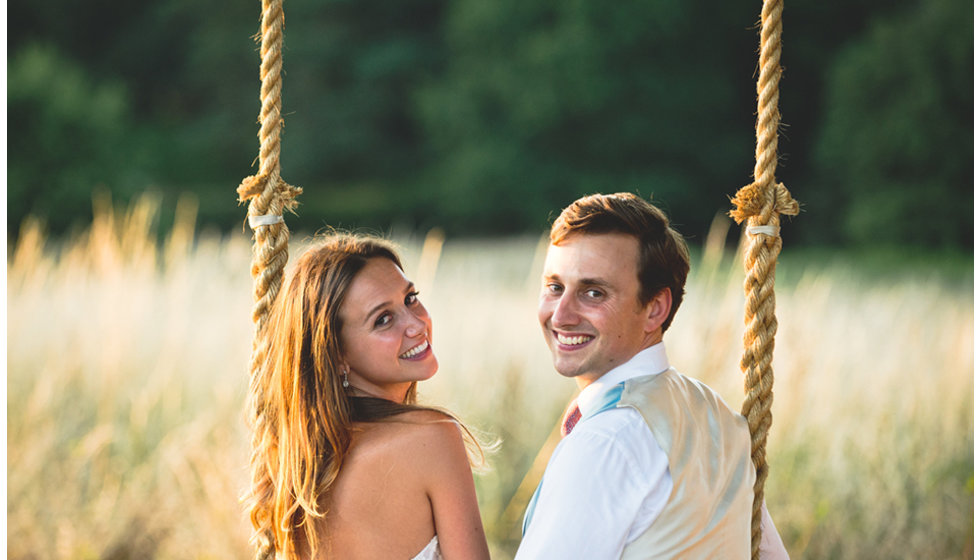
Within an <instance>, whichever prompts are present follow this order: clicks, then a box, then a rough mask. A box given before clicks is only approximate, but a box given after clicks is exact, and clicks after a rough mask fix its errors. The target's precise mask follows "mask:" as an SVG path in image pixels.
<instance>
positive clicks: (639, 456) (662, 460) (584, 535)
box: [515, 342, 788, 560]
mask: <svg viewBox="0 0 980 560" xmlns="http://www.w3.org/2000/svg"><path fill="white" fill-rule="evenodd" d="M669 367H670V363H669V362H668V360H667V352H666V348H665V347H664V344H663V343H662V342H661V343H659V344H656V345H654V346H651V347H650V348H646V349H644V350H642V351H641V352H639V353H638V354H636V355H635V356H633V358H631V359H630V360H629V361H628V362H626V363H625V364H623V365H621V366H618V367H616V368H614V369H612V370H610V371H609V372H607V373H606V374H605V375H603V376H602V377H600V378H599V379H597V380H596V381H594V382H592V383H591V384H590V385H589V386H587V387H586V388H585V389H582V391H581V393H579V396H578V399H577V400H578V406H579V410H580V411H581V412H582V418H583V419H582V420H581V421H579V423H578V424H577V425H576V426H575V429H574V430H573V431H572V433H570V434H569V435H568V436H566V437H565V438H563V439H562V441H561V442H560V443H559V444H558V446H557V447H556V448H555V451H554V453H553V454H552V455H551V459H550V460H549V462H548V467H547V469H545V473H544V478H543V479H542V483H541V488H540V493H539V495H538V499H537V504H536V506H535V509H534V514H533V516H532V517H531V522H530V525H528V527H527V531H526V533H525V535H524V538H523V540H522V541H521V545H520V548H519V549H518V551H517V556H516V557H515V560H546V559H549V558H555V559H562V560H568V559H574V558H583V559H586V558H587V559H590V560H602V559H607V558H608V559H613V558H619V557H620V556H622V553H623V549H624V547H625V546H626V545H627V544H628V543H630V542H632V541H633V540H635V539H636V538H637V537H639V536H640V535H641V534H643V532H644V531H646V529H647V528H649V527H650V525H652V524H653V522H654V520H655V519H656V518H657V516H658V515H659V514H660V512H662V511H663V509H664V506H665V505H666V503H667V499H668V498H669V497H670V493H671V491H672V490H673V481H672V479H671V476H670V471H669V468H668V462H667V454H666V453H665V452H664V450H663V449H662V448H661V447H660V445H659V444H657V441H656V440H655V439H654V437H653V434H652V433H651V432H650V428H649V427H648V426H647V424H646V422H645V421H644V420H643V417H642V416H641V415H640V413H639V412H637V411H636V410H635V409H633V408H631V407H623V408H614V409H611V410H607V411H604V412H602V413H600V414H596V415H595V416H591V417H590V416H589V414H590V413H592V412H595V410H596V409H597V408H598V407H600V406H601V404H602V403H601V397H602V395H603V394H605V393H606V392H607V391H608V390H609V389H611V388H612V387H614V386H615V385H616V384H618V383H621V382H623V381H626V380H627V379H631V378H634V377H640V376H648V375H653V374H660V373H662V372H664V371H666V370H667V369H668V368H669ZM763 513H764V515H763V526H762V529H763V539H762V541H763V543H762V544H763V547H762V548H761V549H760V557H761V558H769V559H777V558H786V559H787V560H788V556H787V555H786V551H785V549H784V548H783V547H782V541H781V540H779V534H778V533H777V532H776V531H775V527H774V526H773V525H772V519H771V518H770V517H769V515H768V512H767V511H765V510H764V511H763ZM777 548H778V550H774V549H777Z"/></svg>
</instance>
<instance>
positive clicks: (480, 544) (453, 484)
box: [418, 419, 490, 560]
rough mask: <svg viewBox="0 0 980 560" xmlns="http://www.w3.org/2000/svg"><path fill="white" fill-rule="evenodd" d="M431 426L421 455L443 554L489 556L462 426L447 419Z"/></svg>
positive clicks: (448, 559)
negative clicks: (460, 427) (461, 431)
mask: <svg viewBox="0 0 980 560" xmlns="http://www.w3.org/2000/svg"><path fill="white" fill-rule="evenodd" d="M429 428H430V429H428V430H426V431H427V432H429V433H428V434H427V437H426V438H424V439H425V441H424V443H423V449H419V450H418V456H419V457H421V458H422V460H421V461H420V463H421V468H422V469H423V471H422V475H423V479H424V480H425V481H426V483H425V485H426V492H427V494H428V496H429V501H430V503H431V504H432V517H433V520H434V522H435V526H436V535H437V536H438V537H439V548H440V549H441V550H442V555H443V557H444V558H445V560H457V559H459V560H470V559H481V560H489V558H490V551H489V549H488V548H487V538H486V535H485V534H484V532H483V522H482V520H481V519H480V509H479V506H478V504H477V500H476V488H475V487H474V485H473V473H472V471H471V469H470V463H469V459H468V458H467V455H466V448H465V446H464V444H463V438H462V435H461V433H460V429H459V426H458V425H457V424H456V423H455V422H453V421H451V420H448V419H447V420H442V421H439V422H434V423H432V424H430V425H429Z"/></svg>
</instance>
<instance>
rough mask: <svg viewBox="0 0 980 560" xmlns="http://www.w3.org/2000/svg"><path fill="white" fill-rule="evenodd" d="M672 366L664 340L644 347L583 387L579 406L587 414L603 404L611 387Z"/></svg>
mask: <svg viewBox="0 0 980 560" xmlns="http://www.w3.org/2000/svg"><path fill="white" fill-rule="evenodd" d="M669 367H670V362H669V361H668V360H667V348H666V347H665V346H664V343H663V342H658V343H657V344H654V345H653V346H651V347H649V348H644V349H643V350H641V351H639V352H638V353H637V354H636V355H635V356H633V357H632V358H630V359H629V360H628V361H627V362H626V363H624V364H622V365H619V366H616V367H614V368H613V369H611V370H609V371H607V372H606V373H605V374H603V376H602V377H600V378H599V379H596V380H595V381H593V382H592V383H590V384H589V386H588V387H586V388H585V389H582V392H581V393H579V395H578V399H577V400H578V408H579V410H580V411H582V415H583V416H587V415H588V414H589V413H590V412H592V411H593V409H594V408H595V407H596V406H598V405H600V404H601V400H602V399H601V398H600V397H602V395H603V394H605V393H606V391H608V390H609V389H611V388H613V387H614V386H616V385H617V384H618V383H622V382H623V381H626V380H627V379H632V378H634V377H641V376H644V375H653V374H657V373H663V372H664V371H666V370H667V369H668V368H669Z"/></svg>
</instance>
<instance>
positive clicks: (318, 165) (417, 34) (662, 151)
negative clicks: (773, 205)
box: [7, 0, 973, 248]
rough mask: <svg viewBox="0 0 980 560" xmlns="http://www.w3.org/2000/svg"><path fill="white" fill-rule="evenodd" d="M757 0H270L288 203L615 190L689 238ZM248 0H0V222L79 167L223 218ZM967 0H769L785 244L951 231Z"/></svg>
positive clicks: (71, 211)
mask: <svg viewBox="0 0 980 560" xmlns="http://www.w3.org/2000/svg"><path fill="white" fill-rule="evenodd" d="M760 5H761V3H756V2H754V1H753V2H748V1H747V0H730V1H725V2H706V1H702V0H693V1H692V0H666V1H663V2H638V1H625V2H615V3H596V2H586V1H583V0H565V1H562V2H553V1H544V0H541V1H529V0H520V1H518V0H499V1H496V2H485V1H483V0H406V1H403V2H387V1H383V0H361V1H358V2H351V1H349V0H327V1H321V2H313V1H311V0H290V1H289V2H286V4H285V11H286V35H285V37H286V51H285V57H284V64H285V77H284V84H285V86H284V114H285V123H286V125H285V129H284V131H283V157H282V163H283V175H284V177H285V178H286V179H287V180H288V181H289V182H291V183H293V184H297V185H300V186H302V187H304V188H305V189H306V192H305V194H304V195H303V196H302V197H301V198H300V202H301V206H300V208H299V216H298V217H290V219H289V220H290V224H291V225H292V227H294V228H305V229H317V228H319V227H322V226H323V225H326V224H330V225H339V226H343V227H373V228H380V229H386V228H389V227H392V226H393V225H394V226H397V227H406V228H427V227H432V226H436V225H438V226H441V227H444V228H446V229H447V230H448V231H449V232H451V233H454V234H461V233H470V234H493V233H507V232H520V231H541V230H543V229H544V228H545V227H546V225H547V221H548V217H549V215H552V214H553V213H554V211H555V210H556V209H558V208H560V207H562V206H563V205H565V204H567V203H568V202H569V201H571V200H572V199H574V198H575V197H577V196H579V195H581V194H583V193H589V192H597V191H614V190H629V191H634V192H638V193H640V194H642V195H644V196H648V197H650V198H652V199H654V200H656V201H657V202H659V203H661V204H662V205H663V206H665V207H666V208H667V209H668V211H669V213H670V214H671V216H672V217H673V219H674V220H675V222H677V223H679V224H680V227H681V228H682V230H683V231H685V233H687V234H690V235H691V236H692V237H694V238H698V237H699V236H701V235H703V234H704V233H705V231H706V229H707V224H708V223H709V222H710V221H711V219H712V218H713V216H714V215H715V213H717V212H721V211H725V210H726V209H727V208H728V199H727V196H730V195H732V194H734V192H735V191H736V190H737V189H738V188H739V187H740V186H742V185H743V184H745V183H746V182H748V181H749V180H750V179H751V174H752V167H753V154H754V145H755V139H754V132H753V131H754V112H755V77H756V76H755V71H756V65H757V48H758V43H757V42H758V38H757V30H756V29H755V28H754V26H755V24H756V21H757V18H758V11H759V8H760ZM259 10H260V3H259V2H255V3H243V2H230V3H224V4H221V5H220V6H219V5H216V4H213V3H206V2H192V1H189V0H161V1H159V2H152V3H146V2H122V1H119V0H100V1H98V2H95V3H94V5H93V3H81V4H80V3H77V2H69V1H67V0H47V1H45V2H31V1H28V0H11V2H9V3H8V16H9V17H8V70H7V78H8V81H7V109H8V119H9V122H8V146H9V147H8V171H7V173H8V174H7V179H8V192H7V201H8V225H7V227H8V233H11V234H13V235H16V232H17V229H18V227H19V224H20V222H21V220H22V219H23V218H24V217H25V216H26V215H28V214H35V215H39V216H42V217H43V218H44V219H45V220H46V222H47V223H48V226H49V228H50V229H51V230H53V231H55V232H63V231H67V229H68V228H70V227H71V226H72V225H73V222H77V221H79V220H81V221H84V220H85V218H86V212H87V211H88V208H90V206H91V202H90V201H91V196H92V192H93V190H94V189H100V188H101V189H106V190H108V191H110V192H111V193H112V194H113V197H114V199H115V200H117V201H120V202H124V201H125V200H127V199H128V198H129V197H131V196H133V195H134V194H135V193H138V192H141V191H143V190H146V189H155V190H157V191H159V192H161V193H162V194H163V195H164V196H165V199H166V200H171V201H172V200H174V199H175V197H176V196H177V195H178V193H182V192H193V193H195V194H196V195H197V197H198V198H199V200H200V205H201V214H200V219H201V220H202V221H203V222H205V223H207V224H210V225H214V226H217V227H219V228H221V229H230V228H236V227H240V225H241V222H242V217H243V215H244V210H243V209H242V208H240V207H238V206H237V205H236V203H235V194H234V191H235V187H236V186H237V184H238V182H239V181H240V180H241V178H243V177H244V176H246V175H249V174H251V173H252V172H253V171H254V167H251V166H250V165H251V164H252V162H253V159H254V158H255V155H256V153H257V150H258V140H257V138H256V133H257V130H258V127H257V124H256V116H257V113H258V108H259V101H258V52H257V51H258V47H257V45H256V43H255V42H254V41H253V39H252V35H254V34H255V32H256V31H257V29H258V18H259ZM972 15H973V14H972V5H971V4H970V3H969V2H967V1H966V0H887V1H886V0H859V1H855V2H850V3H839V2H806V3H788V5H787V7H786V12H785V14H784V48H783V59H782V60H783V66H784V67H785V68H786V71H785V74H784V76H783V81H782V84H781V88H782V94H781V103H780V106H781V109H782V114H783V121H784V122H785V126H784V129H783V135H782V136H781V139H780V152H781V154H782V161H783V165H782V167H781V168H780V170H779V172H778V174H777V176H778V178H779V179H780V180H781V181H783V182H785V183H786V185H787V186H788V187H789V188H790V190H791V192H792V193H793V194H794V195H795V196H796V197H797V198H798V199H799V200H800V201H801V202H802V203H803V207H804V213H803V215H802V216H801V217H799V218H796V219H794V220H791V221H790V222H789V224H788V225H787V227H785V228H784V236H786V237H788V238H790V240H792V241H796V242H800V243H807V242H809V243H820V244H827V243H830V244H833V243H848V244H918V245H924V246H930V247H932V246H937V245H938V246H947V247H958V248H969V247H972V232H973V222H972V210H971V208H972V197H973V188H972V161H973V159H972V153H973V146H972V137H973V128H972V121H973V119H972V116H973V112H972V99H973V93H972V67H973V58H972V41H973V38H972V33H973V29H972V21H973V17H972Z"/></svg>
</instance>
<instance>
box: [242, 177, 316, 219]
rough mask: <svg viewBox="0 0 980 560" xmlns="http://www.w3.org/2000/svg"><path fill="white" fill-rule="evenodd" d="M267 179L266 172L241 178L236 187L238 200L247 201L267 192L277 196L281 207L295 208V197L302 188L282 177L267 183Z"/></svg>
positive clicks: (301, 191) (300, 192)
mask: <svg viewBox="0 0 980 560" xmlns="http://www.w3.org/2000/svg"><path fill="white" fill-rule="evenodd" d="M269 179H270V177H269V174H268V173H261V174H258V175H249V176H248V177H245V178H244V179H242V184H241V185H239V186H238V189H237V192H238V202H247V201H249V200H251V199H253V198H258V197H259V196H262V195H263V194H264V193H267V192H268V193H270V194H271V195H273V196H278V198H279V199H280V201H281V202H282V207H283V209H285V210H293V209H295V208H296V204H297V203H296V200H295V198H296V197H297V196H299V195H300V194H302V193H303V189H302V188H300V187H296V186H293V185H290V184H289V183H287V182H286V181H283V180H282V177H276V181H275V184H274V185H269V182H270V180H269Z"/></svg>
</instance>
